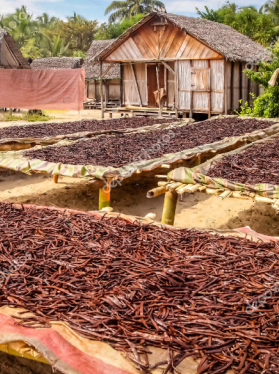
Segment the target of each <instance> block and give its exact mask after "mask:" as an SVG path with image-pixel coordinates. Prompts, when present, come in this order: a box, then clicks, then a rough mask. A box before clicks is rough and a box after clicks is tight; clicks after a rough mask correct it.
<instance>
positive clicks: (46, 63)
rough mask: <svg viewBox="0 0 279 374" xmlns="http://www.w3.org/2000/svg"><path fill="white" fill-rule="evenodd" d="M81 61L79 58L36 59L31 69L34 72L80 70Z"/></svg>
mask: <svg viewBox="0 0 279 374" xmlns="http://www.w3.org/2000/svg"><path fill="white" fill-rule="evenodd" d="M82 65H83V59H82V58H81V57H46V58H36V59H35V60H34V61H33V62H32V64H31V69H34V70H56V69H81V68H82Z"/></svg>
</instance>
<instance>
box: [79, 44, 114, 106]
mask: <svg viewBox="0 0 279 374" xmlns="http://www.w3.org/2000/svg"><path fill="white" fill-rule="evenodd" d="M113 42H114V39H112V40H93V42H92V44H91V46H90V48H89V50H88V52H87V55H86V58H85V61H84V68H85V80H86V87H87V97H88V98H89V99H93V100H96V101H99V100H101V90H100V77H101V74H100V64H99V63H98V62H94V61H92V60H93V59H94V57H95V56H96V55H97V54H98V53H100V52H101V51H103V50H104V49H105V48H106V47H108V46H109V45H110V44H111V43H113ZM107 66H109V64H104V66H103V68H104V69H106V68H107ZM103 97H104V99H105V102H109V101H116V102H118V104H119V103H120V64H115V65H114V66H113V67H112V68H111V69H110V70H109V71H108V73H107V74H105V75H104V76H103Z"/></svg>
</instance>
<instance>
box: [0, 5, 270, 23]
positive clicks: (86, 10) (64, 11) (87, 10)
mask: <svg viewBox="0 0 279 374" xmlns="http://www.w3.org/2000/svg"><path fill="white" fill-rule="evenodd" d="M111 1H112V0H79V1H77V0H0V14H2V13H4V14H5V13H9V12H12V11H13V10H14V9H15V8H17V7H21V5H26V6H27V8H28V10H29V12H31V13H33V14H34V15H35V16H37V15H39V14H41V13H42V12H46V13H49V14H50V15H53V16H56V17H60V18H61V19H65V18H66V16H70V15H72V14H73V12H74V11H75V12H77V13H78V14H81V15H82V16H84V17H85V18H87V19H89V20H90V19H97V20H98V21H99V22H106V21H107V18H108V17H107V16H105V15H104V12H105V9H106V7H107V6H108V5H109V4H110V3H111ZM162 1H164V0H162ZM250 1H251V0H236V1H235V2H236V3H237V4H238V5H240V6H247V5H254V6H257V7H259V6H261V5H262V4H263V3H264V0H252V2H250ZM164 2H165V4H166V7H167V11H168V12H169V13H176V14H184V15H188V16H196V11H195V7H198V8H199V9H203V8H204V6H205V5H207V6H209V7H210V8H213V9H217V8H218V7H220V6H222V4H223V3H224V2H225V0H224V1H220V0H210V1H208V0H194V1H192V0H172V1H171V0H165V1H164Z"/></svg>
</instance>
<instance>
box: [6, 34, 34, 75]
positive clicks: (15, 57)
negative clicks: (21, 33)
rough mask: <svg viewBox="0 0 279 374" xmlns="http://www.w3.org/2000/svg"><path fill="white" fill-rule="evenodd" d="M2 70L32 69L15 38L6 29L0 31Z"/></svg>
mask: <svg viewBox="0 0 279 374" xmlns="http://www.w3.org/2000/svg"><path fill="white" fill-rule="evenodd" d="M0 69H30V65H29V62H28V60H27V59H25V58H24V57H23V56H22V53H21V51H20V49H19V48H18V46H17V44H16V42H15V40H14V38H13V37H12V36H11V35H10V34H9V33H8V32H7V31H6V30H4V29H0Z"/></svg>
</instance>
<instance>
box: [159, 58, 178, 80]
mask: <svg viewBox="0 0 279 374" xmlns="http://www.w3.org/2000/svg"><path fill="white" fill-rule="evenodd" d="M161 62H162V64H163V65H164V66H165V67H166V68H167V69H168V70H169V71H170V72H171V73H172V74H173V75H174V76H175V71H173V70H172V68H171V67H170V66H169V64H167V63H166V62H165V61H161Z"/></svg>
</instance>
